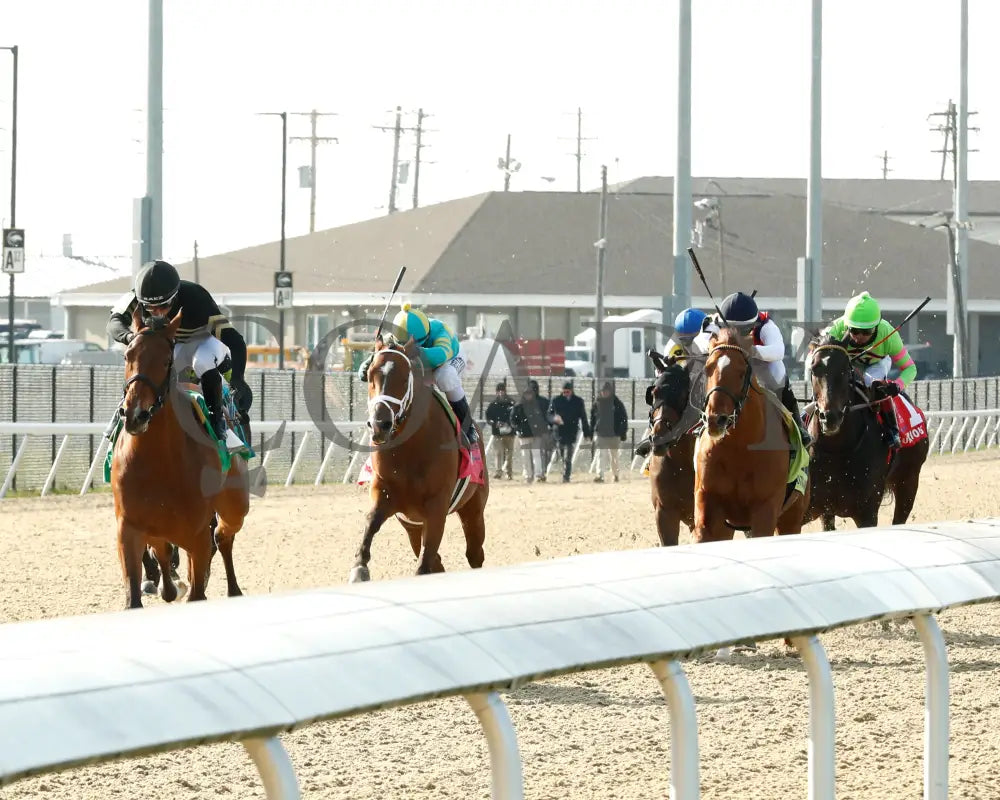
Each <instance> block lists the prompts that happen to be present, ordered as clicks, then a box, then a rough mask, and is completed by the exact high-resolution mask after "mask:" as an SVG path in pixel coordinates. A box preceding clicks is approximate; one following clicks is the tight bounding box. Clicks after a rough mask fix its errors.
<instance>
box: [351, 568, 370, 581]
mask: <svg viewBox="0 0 1000 800" xmlns="http://www.w3.org/2000/svg"><path fill="white" fill-rule="evenodd" d="M371 579H372V576H371V575H370V574H369V572H368V567H360V566H359V567H354V569H352V570H351V574H350V577H348V579H347V582H348V583H364V582H365V581H370V580H371Z"/></svg>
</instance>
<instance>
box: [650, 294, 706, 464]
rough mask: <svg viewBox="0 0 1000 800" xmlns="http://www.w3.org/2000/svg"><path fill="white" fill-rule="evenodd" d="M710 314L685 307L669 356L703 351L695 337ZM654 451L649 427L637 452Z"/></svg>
mask: <svg viewBox="0 0 1000 800" xmlns="http://www.w3.org/2000/svg"><path fill="white" fill-rule="evenodd" d="M707 318H708V314H706V313H705V312H704V311H702V310H701V309H700V308H685V309H684V310H683V311H681V312H680V313H679V314H678V315H677V316H676V317H675V318H674V335H673V336H671V337H670V338H669V339H668V340H667V346H666V347H665V348H664V350H665V351H666V355H667V357H668V358H672V359H674V360H676V359H678V358H683V357H685V356H688V355H694V354H698V353H702V352H703V351H702V350H700V349H699V347H698V345H696V344H695V337H697V335H698V334H699V333H700V332H701V328H702V325H703V324H704V322H705V320H706V319H707ZM652 451H653V439H652V429H651V428H649V427H647V428H646V432H645V433H644V434H643V437H642V439H640V440H639V443H638V444H636V446H635V454H636V455H637V456H642V457H643V458H645V457H646V456H648V455H649V454H650V453H651V452H652Z"/></svg>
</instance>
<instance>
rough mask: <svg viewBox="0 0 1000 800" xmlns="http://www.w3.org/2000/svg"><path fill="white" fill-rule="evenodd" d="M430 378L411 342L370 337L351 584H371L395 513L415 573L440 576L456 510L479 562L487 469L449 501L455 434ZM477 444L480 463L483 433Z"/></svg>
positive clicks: (469, 551) (475, 564)
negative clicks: (360, 519) (363, 485)
mask: <svg viewBox="0 0 1000 800" xmlns="http://www.w3.org/2000/svg"><path fill="white" fill-rule="evenodd" d="M428 380H430V375H429V374H427V373H426V372H425V369H424V366H423V362H422V361H421V359H420V354H419V350H418V348H417V347H416V346H415V345H414V343H413V340H412V339H411V340H410V341H409V342H407V343H406V345H402V344H400V343H399V342H398V341H397V340H396V339H395V337H393V336H392V335H391V334H388V335H386V336H385V338H384V339H378V340H376V344H375V353H374V358H373V360H372V362H371V364H370V366H369V367H368V428H369V430H370V431H371V440H372V445H373V447H374V451H373V452H372V456H371V465H372V480H371V485H370V488H369V491H370V494H371V500H372V506H371V510H370V511H369V512H368V514H367V516H366V517H365V528H364V534H363V536H362V540H361V545H360V547H359V548H358V551H357V554H356V556H355V562H354V567H353V568H352V569H351V572H350V577H349V581H350V582H351V583H355V582H358V581H367V580H370V578H371V576H370V573H369V571H368V562H369V561H370V560H371V545H372V540H373V539H374V538H375V534H376V533H378V531H379V529H380V528H381V527H382V525H383V523H385V521H386V520H387V519H388V518H389V517H390V516H392V515H393V514H395V515H396V518H397V519H398V520H399V522H400V524H401V525H402V526H403V528H404V529H405V530H406V533H407V535H408V536H409V538H410V546H411V547H412V548H413V554H414V555H415V556H416V557H417V574H418V575H424V574H427V573H430V572H444V565H443V564H442V563H441V556H440V554H439V552H438V551H439V548H440V546H441V539H442V537H443V536H444V526H445V520H446V519H447V517H448V515H449V514H450V513H451V512H455V513H457V514H458V517H459V519H460V520H461V522H462V530H463V531H464V532H465V557H466V559H467V560H468V562H469V566H470V567H472V568H473V569H477V568H479V567H481V566H482V565H483V560H484V558H485V556H484V553H483V542H484V541H485V539H486V524H485V522H484V520H483V510H484V509H485V507H486V500H487V498H488V497H489V475H488V474H487V473H488V471H487V470H485V469H484V470H483V475H482V480H483V483H482V484H478V483H475V482H474V481H473V480H469V481H468V483H467V484H466V485H465V488H464V493H463V494H462V496H461V497H460V498H459V499H458V501H457V503H456V502H455V499H454V494H455V492H456V489H458V488H459V484H458V473H459V465H460V460H459V459H460V453H459V449H458V436H459V433H458V430H457V428H456V427H455V425H454V424H453V423H452V420H451V417H450V416H449V415H448V412H446V411H445V409H444V406H443V405H442V403H440V402H438V400H437V399H436V398H435V396H434V393H435V392H436V391H437V390H436V389H432V388H431V386H430V385H428V383H427V381H428ZM445 404H447V401H445ZM477 430H478V428H477ZM476 447H477V448H478V449H479V456H480V461H481V463H482V464H485V463H486V451H485V448H484V447H483V441H482V436H481V435H480V437H479V442H478V443H477V445H476Z"/></svg>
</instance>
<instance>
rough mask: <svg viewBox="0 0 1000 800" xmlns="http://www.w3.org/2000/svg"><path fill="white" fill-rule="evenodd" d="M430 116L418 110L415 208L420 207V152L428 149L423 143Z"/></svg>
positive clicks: (414, 178) (414, 179)
mask: <svg viewBox="0 0 1000 800" xmlns="http://www.w3.org/2000/svg"><path fill="white" fill-rule="evenodd" d="M427 117H428V115H427V114H425V113H424V110H423V109H422V108H418V109H417V127H416V134H417V148H416V155H415V156H414V161H413V207H414V208H416V207H417V206H418V205H419V202H418V200H419V192H420V161H421V158H420V151H421V149H423V148H424V147H427V145H425V144H424V143H423V133H424V120H425V119H427Z"/></svg>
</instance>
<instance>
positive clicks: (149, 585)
mask: <svg viewBox="0 0 1000 800" xmlns="http://www.w3.org/2000/svg"><path fill="white" fill-rule="evenodd" d="M142 593H143V594H156V584H155V583H153V582H152V581H151V580H148V579H147V580H144V581H143V582H142Z"/></svg>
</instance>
